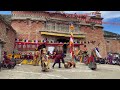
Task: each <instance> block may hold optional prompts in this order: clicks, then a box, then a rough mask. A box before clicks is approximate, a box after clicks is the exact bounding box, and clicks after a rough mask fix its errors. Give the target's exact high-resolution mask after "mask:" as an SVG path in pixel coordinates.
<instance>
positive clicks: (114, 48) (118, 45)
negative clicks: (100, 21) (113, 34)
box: [106, 39, 120, 53]
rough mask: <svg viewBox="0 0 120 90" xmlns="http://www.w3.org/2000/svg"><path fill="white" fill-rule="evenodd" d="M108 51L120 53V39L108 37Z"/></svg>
mask: <svg viewBox="0 0 120 90" xmlns="http://www.w3.org/2000/svg"><path fill="white" fill-rule="evenodd" d="M106 49H107V52H112V53H120V41H119V40H109V39H106Z"/></svg>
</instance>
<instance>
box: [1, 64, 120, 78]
mask: <svg viewBox="0 0 120 90" xmlns="http://www.w3.org/2000/svg"><path fill="white" fill-rule="evenodd" d="M51 65H52V63H51ZM97 67H98V69H97V70H96V71H92V70H90V69H89V68H88V66H86V65H84V64H80V63H77V67H76V68H72V69H65V68H63V66H62V68H60V69H59V68H58V65H56V66H55V68H54V69H52V68H51V69H50V72H41V67H40V66H32V65H21V66H16V67H15V68H14V69H12V70H2V71H1V72H0V79H120V66H117V65H105V64H98V66H97Z"/></svg>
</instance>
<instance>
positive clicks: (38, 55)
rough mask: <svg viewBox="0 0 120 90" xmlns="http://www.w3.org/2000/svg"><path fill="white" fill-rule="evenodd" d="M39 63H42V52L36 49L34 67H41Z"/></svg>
mask: <svg viewBox="0 0 120 90" xmlns="http://www.w3.org/2000/svg"><path fill="white" fill-rule="evenodd" d="M39 61H40V52H39V51H38V49H36V50H35V52H34V60H33V65H34V66H38V65H39Z"/></svg>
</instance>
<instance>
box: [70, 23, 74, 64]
mask: <svg viewBox="0 0 120 90" xmlns="http://www.w3.org/2000/svg"><path fill="white" fill-rule="evenodd" d="M73 30H74V26H73V24H71V25H70V44H71V39H72V44H71V45H70V49H71V50H72V51H71V53H72V58H71V60H72V61H73V62H74V55H73V54H74V53H73V52H74V41H73Z"/></svg>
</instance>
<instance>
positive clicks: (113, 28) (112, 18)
mask: <svg viewBox="0 0 120 90" xmlns="http://www.w3.org/2000/svg"><path fill="white" fill-rule="evenodd" d="M64 12H65V13H70V14H74V13H77V14H84V13H90V12H94V11H64ZM100 12H101V15H102V17H103V18H104V19H103V21H104V22H116V23H120V11H100ZM0 14H11V11H0ZM103 27H104V30H106V31H110V32H114V33H118V34H120V25H113V24H103Z"/></svg>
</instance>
